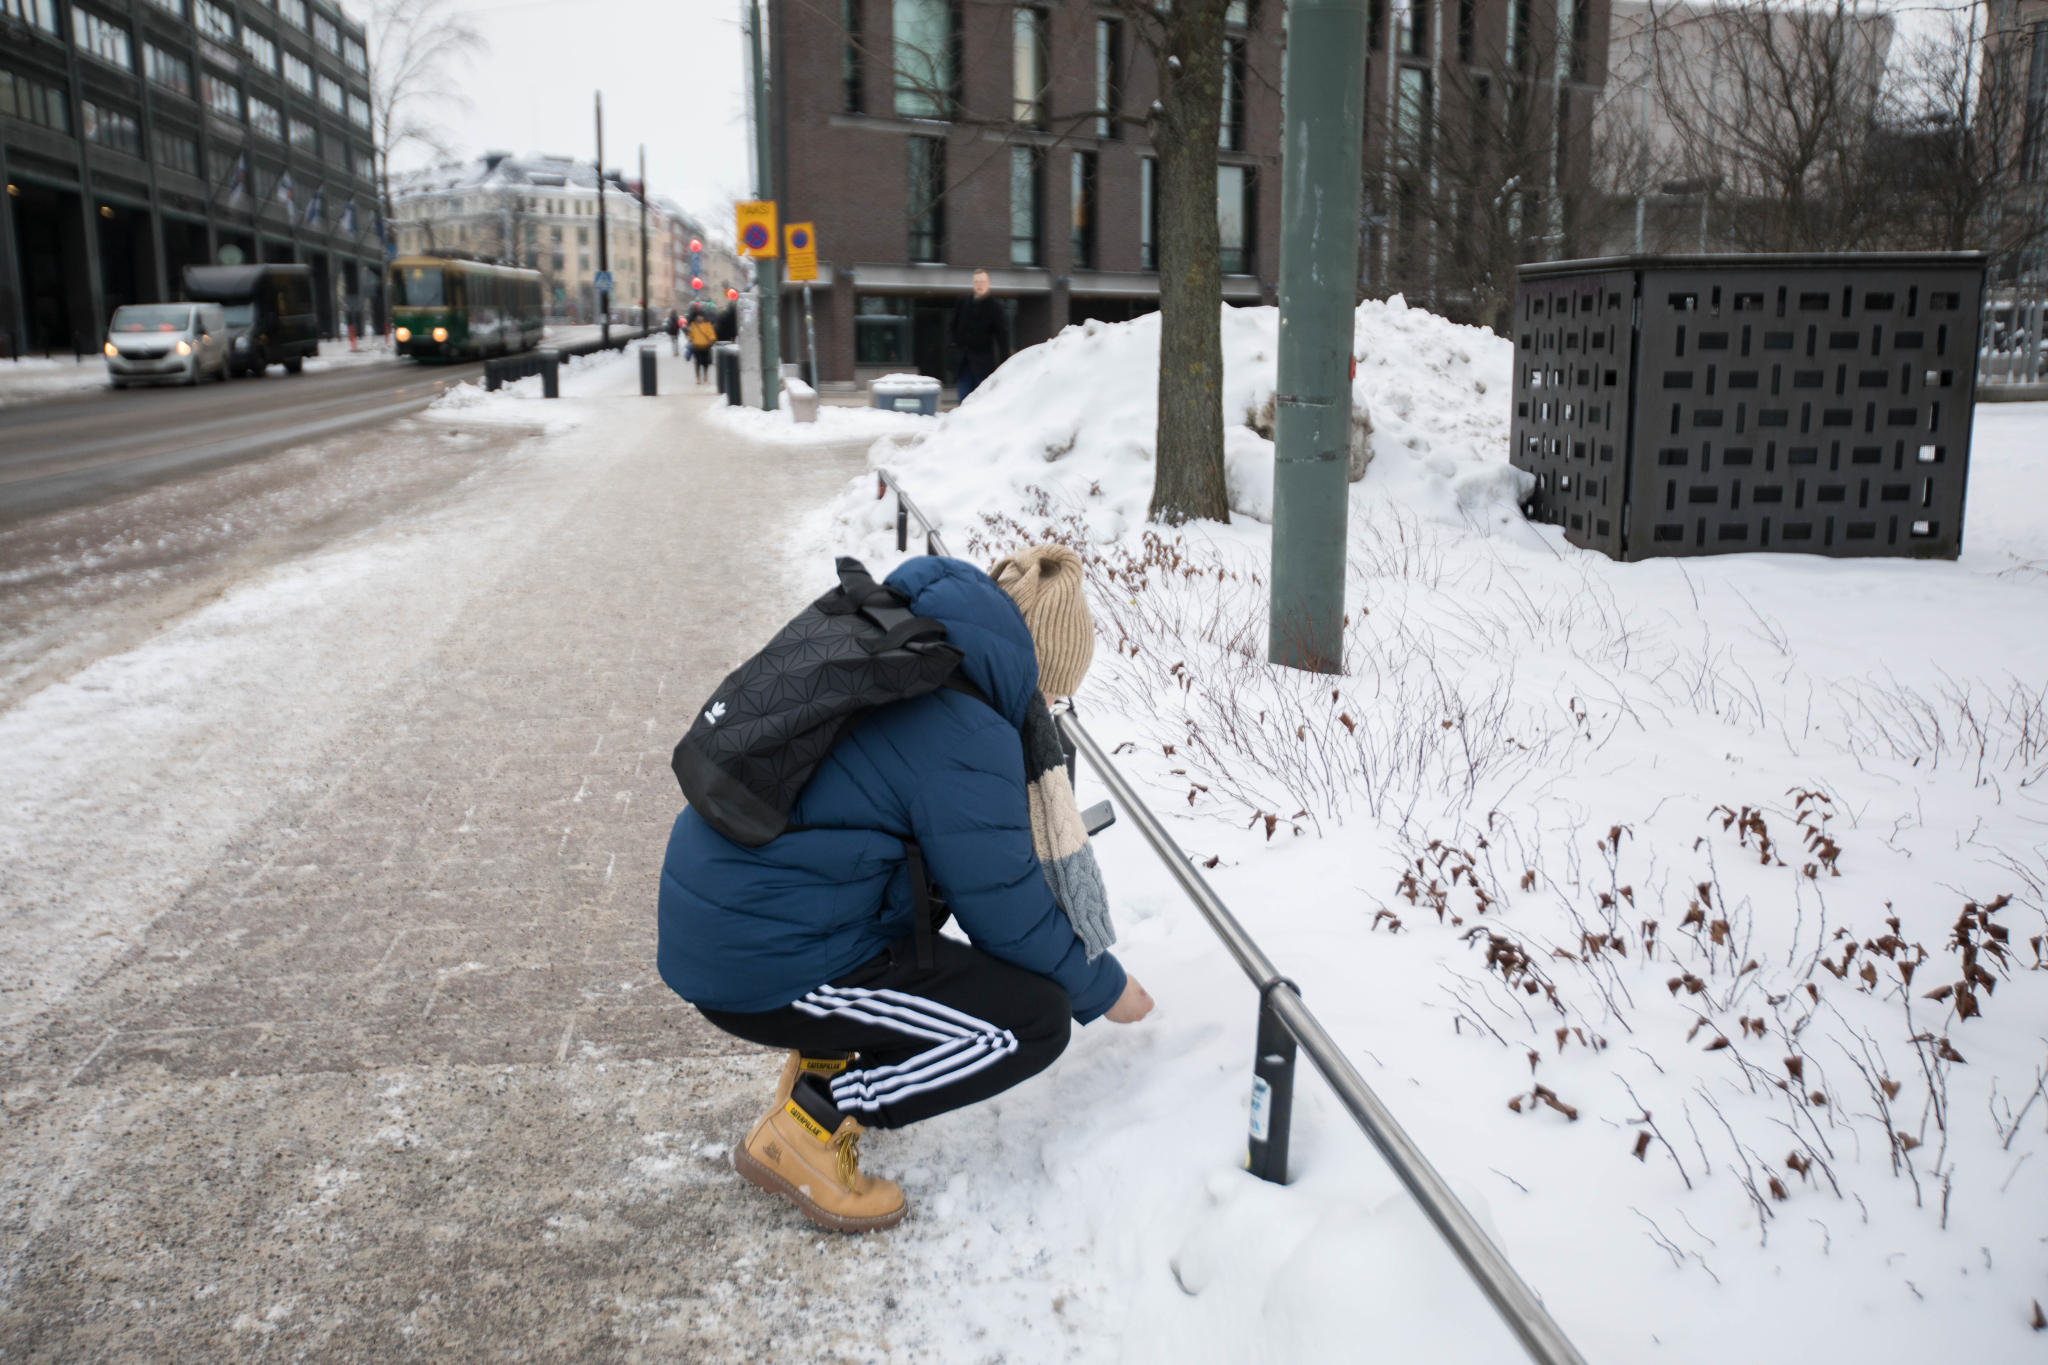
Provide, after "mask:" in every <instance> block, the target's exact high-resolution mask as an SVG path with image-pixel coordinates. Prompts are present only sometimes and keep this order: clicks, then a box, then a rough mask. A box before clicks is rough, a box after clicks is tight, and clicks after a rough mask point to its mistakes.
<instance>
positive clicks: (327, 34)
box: [313, 12, 341, 57]
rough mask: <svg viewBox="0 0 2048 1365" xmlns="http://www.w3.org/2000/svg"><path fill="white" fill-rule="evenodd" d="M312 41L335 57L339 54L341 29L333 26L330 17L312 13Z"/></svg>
mask: <svg viewBox="0 0 2048 1365" xmlns="http://www.w3.org/2000/svg"><path fill="white" fill-rule="evenodd" d="M313 41H314V42H316V43H318V44H320V46H321V48H322V49H324V50H325V51H328V52H332V53H333V54H334V55H335V56H337V57H339V56H340V55H341V30H340V29H338V28H336V27H335V26H334V21H333V20H332V19H329V18H328V17H327V16H326V15H324V14H320V13H317V12H316V13H315V14H314V15H313Z"/></svg>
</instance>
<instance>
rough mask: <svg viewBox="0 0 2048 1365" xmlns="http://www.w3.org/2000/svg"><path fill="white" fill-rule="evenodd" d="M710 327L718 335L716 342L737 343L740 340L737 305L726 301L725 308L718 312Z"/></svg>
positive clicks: (738, 308) (738, 307) (738, 309)
mask: <svg viewBox="0 0 2048 1365" xmlns="http://www.w3.org/2000/svg"><path fill="white" fill-rule="evenodd" d="M712 325H713V327H714V328H715V329H716V331H717V333H718V340H720V341H738V340H739V339H740V306H739V304H737V303H734V302H731V301H728V302H727V303H726V305H725V307H723V308H721V309H719V310H718V316H717V318H715V319H714V320H713V324H712Z"/></svg>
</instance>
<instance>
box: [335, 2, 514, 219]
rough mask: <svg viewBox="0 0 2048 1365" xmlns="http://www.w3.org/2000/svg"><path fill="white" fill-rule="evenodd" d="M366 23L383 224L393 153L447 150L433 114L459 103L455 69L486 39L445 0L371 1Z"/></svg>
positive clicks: (442, 152)
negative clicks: (411, 150)
mask: <svg viewBox="0 0 2048 1365" xmlns="http://www.w3.org/2000/svg"><path fill="white" fill-rule="evenodd" d="M365 27H366V28H367V29H368V30H369V40H370V41H369V58H370V131H371V134H372V136H373V137H374V139H375V142H376V148H377V150H376V155H377V196H378V199H379V200H380V201H381V202H382V206H383V216H384V219H385V221H386V222H387V223H388V222H389V221H390V219H391V158H392V157H393V156H394V155H395V154H397V153H398V152H400V151H402V150H404V149H405V148H408V147H425V148H428V149H430V150H431V151H433V152H435V153H436V154H437V155H440V156H444V157H445V156H448V155H450V153H449V151H448V148H447V144H446V141H445V139H444V138H443V136H442V131H441V127H440V125H439V123H438V122H436V115H437V114H439V113H440V112H442V111H444V110H446V109H448V108H450V107H460V106H461V105H463V104H464V103H465V101H464V99H463V97H462V95H461V94H460V93H458V92H457V91H456V90H455V89H454V81H453V79H452V78H453V74H454V70H455V68H456V67H458V66H460V65H463V64H465V63H467V62H469V61H471V60H473V59H474V58H476V57H478V56H480V55H482V54H483V53H484V52H485V51H487V50H488V44H486V43H485V41H484V37H483V34H481V33H480V32H478V31H477V29H476V27H475V25H473V24H471V23H470V21H469V19H468V17H467V16H466V15H465V14H463V13H462V12H460V11H457V10H454V9H451V8H450V7H449V5H448V2H447V0H374V3H372V4H371V5H370V7H369V15H368V18H367V21H366V23H365Z"/></svg>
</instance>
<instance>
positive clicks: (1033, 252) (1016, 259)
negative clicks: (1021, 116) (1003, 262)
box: [1010, 147, 1039, 265]
mask: <svg viewBox="0 0 2048 1365" xmlns="http://www.w3.org/2000/svg"><path fill="white" fill-rule="evenodd" d="M1038 162H1039V157H1038V149H1037V148H1036V147H1012V148H1010V264H1011V265H1037V264H1038V263H1039V262H1038Z"/></svg>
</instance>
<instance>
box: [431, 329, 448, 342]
mask: <svg viewBox="0 0 2048 1365" xmlns="http://www.w3.org/2000/svg"><path fill="white" fill-rule="evenodd" d="M447 339H448V329H447V328H446V327H436V328H435V329H434V340H436V341H446V340H447Z"/></svg>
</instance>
